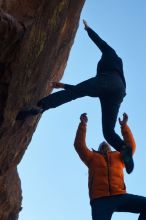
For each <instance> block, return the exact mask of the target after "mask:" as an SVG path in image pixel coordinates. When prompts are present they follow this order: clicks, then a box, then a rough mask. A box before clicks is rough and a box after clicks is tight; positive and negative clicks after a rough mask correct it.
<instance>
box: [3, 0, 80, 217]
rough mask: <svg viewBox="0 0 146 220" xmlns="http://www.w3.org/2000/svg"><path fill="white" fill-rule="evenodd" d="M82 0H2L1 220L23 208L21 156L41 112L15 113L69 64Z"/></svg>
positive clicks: (37, 96) (45, 91) (44, 90)
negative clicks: (19, 115) (23, 116)
mask: <svg viewBox="0 0 146 220" xmlns="http://www.w3.org/2000/svg"><path fill="white" fill-rule="evenodd" d="M83 5H84V0H41V1H40V0H31V1H30V0H19V1H18V0H11V1H10V0H0V220H16V219H18V216H19V211H20V210H21V202H22V195H21V194H22V193H21V182H20V179H19V176H18V173H17V165H18V163H19V162H20V161H21V159H22V157H23V155H24V153H25V150H26V149H27V146H28V144H29V143H30V141H31V137H32V135H33V132H34V131H35V129H36V126H37V123H38V121H39V117H38V116H35V117H32V118H28V119H27V120H25V121H15V118H16V115H17V113H18V112H19V111H20V110H21V109H22V108H24V107H26V106H32V105H34V104H35V103H36V102H37V101H38V100H39V99H40V98H42V97H44V96H45V95H47V94H49V93H50V92H51V88H50V87H49V82H50V81H59V80H60V79H61V77H62V75H63V72H64V69H65V67H66V63H67V59H68V56H69V52H70V49H71V46H72V44H73V41H74V37H75V34H76V30H77V27H78V22H79V18H80V13H81V9H82V7H83Z"/></svg>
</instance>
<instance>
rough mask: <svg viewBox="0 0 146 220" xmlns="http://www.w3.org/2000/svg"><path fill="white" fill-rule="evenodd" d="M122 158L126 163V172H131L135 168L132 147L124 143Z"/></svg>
mask: <svg viewBox="0 0 146 220" xmlns="http://www.w3.org/2000/svg"><path fill="white" fill-rule="evenodd" d="M121 155H122V160H123V162H124V164H125V168H126V172H127V173H128V174H130V173H131V172H132V171H133V169H134V161H133V157H132V148H131V147H130V146H129V145H124V146H123V147H122V150H121Z"/></svg>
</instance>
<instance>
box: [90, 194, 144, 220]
mask: <svg viewBox="0 0 146 220" xmlns="http://www.w3.org/2000/svg"><path fill="white" fill-rule="evenodd" d="M90 204H91V209H92V219H93V220H110V219H111V218H112V214H113V213H114V212H130V213H137V214H140V215H139V218H138V220H146V197H143V196H137V195H132V194H123V195H116V196H108V197H102V198H99V199H94V200H92V201H91V202H90Z"/></svg>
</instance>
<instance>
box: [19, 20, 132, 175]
mask: <svg viewBox="0 0 146 220" xmlns="http://www.w3.org/2000/svg"><path fill="white" fill-rule="evenodd" d="M83 23H84V28H85V30H86V31H87V33H88V35H89V37H90V38H91V40H92V41H93V42H94V43H95V44H96V46H97V47H98V48H99V49H100V51H101V53H102V56H101V59H100V61H99V62H98V65H97V74H96V76H95V77H92V78H90V79H88V80H86V81H83V82H81V83H79V84H77V85H75V86H73V85H68V84H63V83H58V84H57V87H61V88H64V90H62V91H59V92H55V93H53V94H51V95H48V96H47V97H45V98H43V99H41V100H40V101H39V102H38V103H37V108H31V109H30V110H24V111H21V112H19V114H18V115H17V118H16V119H17V120H24V119H25V118H26V117H28V116H31V115H37V114H39V113H43V112H44V111H46V110H48V109H50V108H55V107H57V106H60V105H62V104H64V103H67V102H69V101H72V100H74V99H77V98H81V97H84V96H90V97H98V98H99V100H100V103H101V109H102V127H103V135H104V137H105V139H106V140H107V142H108V143H109V144H110V145H111V146H113V147H114V148H115V149H116V150H117V151H123V155H124V156H123V160H124V162H125V166H126V170H127V172H128V173H131V172H132V170H133V167H134V163H133V159H132V151H129V149H131V148H129V147H128V148H127V147H126V144H125V143H124V141H123V140H122V139H121V138H120V137H119V135H118V134H116V133H115V131H114V128H115V124H116V120H117V115H118V111H119V108H120V105H121V103H122V101H123V98H124V96H125V95H126V82H125V78H124V73H123V64H122V60H121V58H120V57H119V56H118V55H117V54H116V52H115V50H114V49H113V48H111V47H110V46H109V45H108V44H107V43H106V42H105V41H104V40H102V39H101V38H100V37H99V36H98V34H96V33H95V32H94V31H93V30H92V29H91V28H90V27H89V26H88V24H87V22H86V21H85V20H83ZM53 85H55V83H54V84H53ZM38 107H39V108H38Z"/></svg>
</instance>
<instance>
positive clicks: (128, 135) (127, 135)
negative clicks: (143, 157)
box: [121, 124, 136, 154]
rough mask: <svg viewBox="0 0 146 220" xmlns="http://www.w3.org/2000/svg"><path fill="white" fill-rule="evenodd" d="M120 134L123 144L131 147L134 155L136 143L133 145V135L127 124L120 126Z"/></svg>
mask: <svg viewBox="0 0 146 220" xmlns="http://www.w3.org/2000/svg"><path fill="white" fill-rule="evenodd" d="M121 133H122V136H123V138H124V141H125V143H126V144H128V145H130V146H131V147H132V153H133V154H134V152H135V150H136V143H135V140H134V137H133V134H132V132H131V130H130V128H129V127H128V125H127V124H125V125H123V126H121Z"/></svg>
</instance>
